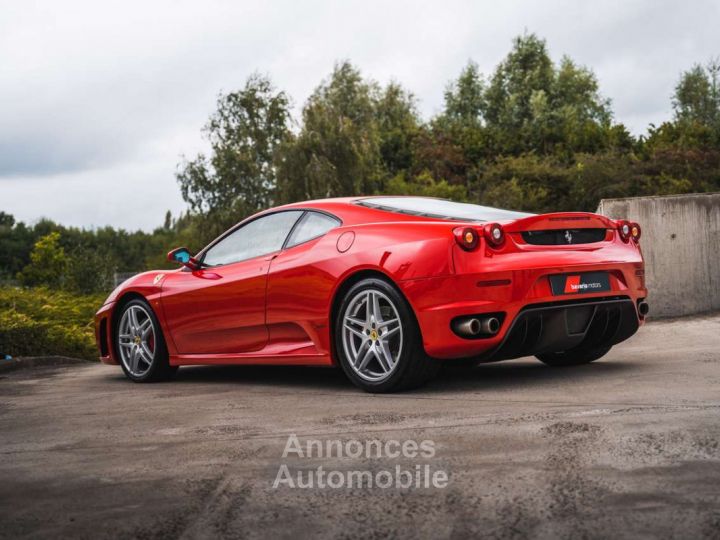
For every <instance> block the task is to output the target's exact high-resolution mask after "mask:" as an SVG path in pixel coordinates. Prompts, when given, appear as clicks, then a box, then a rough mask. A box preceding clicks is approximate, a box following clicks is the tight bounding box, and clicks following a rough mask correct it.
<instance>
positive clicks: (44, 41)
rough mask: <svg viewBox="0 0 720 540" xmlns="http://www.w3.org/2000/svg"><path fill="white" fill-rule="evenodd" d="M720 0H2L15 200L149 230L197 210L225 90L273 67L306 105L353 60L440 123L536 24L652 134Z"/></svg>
mask: <svg viewBox="0 0 720 540" xmlns="http://www.w3.org/2000/svg"><path fill="white" fill-rule="evenodd" d="M719 27H720V0H699V1H695V2H689V1H685V2H668V1H657V0H656V1H653V0H637V1H632V0H621V1H606V2H603V1H595V2H589V1H587V2H582V1H579V0H574V1H567V2H563V1H542V2H540V1H524V2H521V1H503V2H498V1H479V0H476V1H466V2H461V1H450V0H443V1H435V2H419V1H408V2H391V1H390V0H385V1H377V2H376V1H369V0H363V1H357V2H355V1H353V2H341V1H335V2H330V1H328V2H315V1H311V0H296V1H293V0H287V1H264V2H261V1H254V2H243V1H239V0H234V1H225V2H210V1H204V2H198V1H197V0H195V1H172V2H171V1H159V0H153V1H147V0H146V1H144V2H135V1H129V0H123V1H121V2H116V3H115V2H109V1H100V2H99V1H97V0H95V1H90V0H88V1H84V2H82V1H81V2H71V1H67V0H64V1H63V2H56V1H51V0H48V1H47V2H32V1H29V0H17V1H9V0H0V59H1V60H0V81H1V83H0V210H4V211H6V212H10V213H12V214H14V215H15V216H16V218H18V219H21V220H23V221H26V222H35V221H36V220H37V219H38V218H40V217H41V216H45V217H50V218H52V219H54V220H56V221H59V222H60V223H63V224H67V225H78V226H84V227H97V226H102V225H107V224H110V225H114V226H118V227H123V228H126V229H130V230H134V229H138V228H142V229H148V230H149V229H152V228H153V227H155V226H158V225H160V224H161V223H162V220H163V217H164V213H165V211H166V210H168V209H169V210H171V211H172V212H173V213H174V214H177V213H178V212H180V211H182V210H183V209H184V208H185V205H184V203H183V201H182V199H181V197H180V193H179V189H178V187H177V184H176V181H175V177H174V172H175V168H176V165H177V163H178V161H179V159H180V156H181V155H182V154H185V155H187V156H193V155H194V154H196V153H197V152H198V151H201V150H203V149H204V143H203V140H202V138H201V133H200V128H201V126H202V125H203V124H204V123H205V121H206V119H207V117H208V115H209V114H210V113H211V112H212V111H213V109H214V105H215V100H216V97H217V94H218V93H219V92H220V91H230V90H234V89H237V88H239V87H241V86H242V85H243V83H244V81H245V79H246V77H247V76H248V75H250V74H251V73H253V72H254V71H260V72H262V73H266V74H268V75H270V76H271V78H272V80H273V81H274V82H275V84H276V85H277V86H278V87H279V88H280V89H284V90H286V91H287V92H288V93H289V94H290V95H291V96H292V98H293V101H294V104H295V107H296V110H297V109H299V108H300V107H301V106H302V104H303V102H304V101H305V99H306V98H307V97H308V95H309V94H310V92H311V91H312V90H313V88H314V87H315V86H317V84H318V83H319V82H320V81H321V80H322V79H323V78H325V77H327V75H328V74H329V73H330V71H331V70H332V66H333V63H334V62H335V61H336V60H338V59H345V58H347V59H350V60H351V61H352V62H353V63H355V64H356V65H357V66H358V67H359V68H360V69H361V70H362V72H363V74H364V75H365V76H368V77H371V78H373V79H375V80H378V81H380V82H381V83H385V82H388V81H389V80H391V79H395V80H397V81H398V82H400V83H402V84H403V85H404V86H405V87H406V88H408V89H410V90H411V91H412V92H413V93H414V94H415V95H416V97H417V98H418V105H419V109H420V111H421V113H422V114H423V116H424V117H425V118H428V117H430V116H432V115H433V114H435V113H437V112H438V111H439V110H440V108H441V106H442V94H443V89H444V87H445V85H446V84H447V82H448V81H449V80H450V79H452V78H454V77H456V76H457V74H458V73H459V71H460V70H461V69H462V67H463V66H464V65H465V64H466V63H467V61H468V60H469V59H472V60H474V61H475V62H477V63H478V64H479V65H480V68H481V70H482V71H483V72H484V73H486V74H487V73H490V72H491V71H492V70H493V69H494V67H495V66H496V65H497V63H498V62H499V61H500V60H501V59H502V58H503V57H504V55H506V54H507V52H508V51H509V49H510V47H511V40H512V38H513V37H514V36H516V35H518V34H521V33H523V32H524V31H528V32H535V33H537V34H538V35H540V36H541V37H543V38H545V39H546V40H547V43H548V47H549V49H550V53H551V55H552V57H553V59H555V60H559V58H560V57H561V56H562V55H563V54H567V55H569V56H570V57H572V58H573V59H574V60H576V61H577V62H579V63H580V64H583V65H586V66H588V67H590V68H592V69H593V70H594V71H595V73H596V74H597V76H598V79H599V81H600V89H601V92H602V94H603V95H604V96H605V97H609V98H610V99H611V100H612V104H613V110H614V112H615V118H616V119H617V120H618V121H620V122H623V123H625V124H626V125H627V126H628V127H629V128H630V129H631V131H633V132H634V133H636V134H641V133H644V131H645V129H646V127H647V126H648V124H649V123H656V124H657V123H660V122H662V121H663V120H665V119H668V118H670V116H671V114H672V109H671V104H670V96H671V94H672V91H673V87H674V85H675V84H676V82H677V80H678V77H679V74H680V72H681V71H683V70H686V69H688V68H689V67H691V66H692V64H694V63H696V62H703V63H704V62H706V61H707V60H709V59H710V58H712V57H714V56H718V55H720V33H719V32H718V28H719Z"/></svg>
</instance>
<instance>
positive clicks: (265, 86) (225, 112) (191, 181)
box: [176, 74, 290, 233]
mask: <svg viewBox="0 0 720 540" xmlns="http://www.w3.org/2000/svg"><path fill="white" fill-rule="evenodd" d="M288 122H289V98H288V97H287V95H286V94H285V93H284V92H278V91H276V90H275V88H274V87H273V85H272V83H271V82H270V80H269V79H268V78H266V77H263V76H261V75H257V74H256V75H252V76H251V77H250V78H248V80H247V82H246V83H245V87H244V88H243V89H242V90H240V91H237V92H231V93H229V94H225V95H220V97H219V98H218V101H217V111H216V112H215V113H214V114H213V115H212V116H211V117H210V120H209V121H208V123H207V125H206V126H205V128H204V131H205V135H206V137H207V139H208V140H209V142H210V147H211V155H210V157H209V158H208V157H206V156H205V155H203V154H199V155H198V156H197V157H196V158H195V159H193V160H190V161H187V160H185V161H184V162H183V163H181V164H180V166H179V170H178V172H177V174H176V176H177V179H178V182H179V184H180V190H181V192H182V196H183V198H184V199H185V201H186V202H187V203H188V204H189V205H190V208H191V210H193V211H194V212H197V213H199V214H201V215H203V216H205V217H206V218H208V222H209V223H210V225H211V226H212V228H213V229H214V231H213V232H215V233H219V232H220V231H221V230H223V229H224V228H226V227H227V226H229V225H231V224H233V223H235V222H237V221H239V220H240V219H241V218H243V217H244V216H246V215H248V214H251V213H253V212H256V211H258V210H261V209H263V208H266V207H267V206H269V205H270V204H271V203H272V202H273V194H274V192H275V187H276V171H275V166H274V158H275V151H276V149H277V148H278V146H279V145H281V144H282V143H283V142H284V141H286V140H287V139H288V137H289V136H290V131H289V127H288Z"/></svg>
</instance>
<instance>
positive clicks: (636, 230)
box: [630, 223, 642, 242]
mask: <svg viewBox="0 0 720 540" xmlns="http://www.w3.org/2000/svg"><path fill="white" fill-rule="evenodd" d="M640 235H642V229H641V228H640V225H638V224H637V223H631V224H630V236H632V239H633V240H635V241H636V242H637V241H638V240H640Z"/></svg>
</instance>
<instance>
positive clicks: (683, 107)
mask: <svg viewBox="0 0 720 540" xmlns="http://www.w3.org/2000/svg"><path fill="white" fill-rule="evenodd" d="M673 108H674V109H675V119H676V120H677V121H679V122H696V123H698V124H701V125H705V126H709V127H713V128H717V127H719V126H720V60H714V61H712V62H710V63H709V64H708V65H707V67H703V66H701V65H698V64H696V65H695V66H693V67H692V69H690V70H689V71H686V72H684V73H683V74H682V75H681V77H680V81H679V82H678V84H677V86H676V87H675V94H674V96H673Z"/></svg>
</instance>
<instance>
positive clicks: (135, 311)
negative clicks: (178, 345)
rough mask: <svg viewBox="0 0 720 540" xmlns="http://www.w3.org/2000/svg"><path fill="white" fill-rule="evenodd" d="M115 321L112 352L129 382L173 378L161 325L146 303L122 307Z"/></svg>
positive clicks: (172, 367) (138, 300)
mask: <svg viewBox="0 0 720 540" xmlns="http://www.w3.org/2000/svg"><path fill="white" fill-rule="evenodd" d="M117 320H118V323H117V327H116V328H115V350H116V351H117V354H118V357H119V360H120V365H121V366H122V369H123V371H124V372H125V375H126V376H127V378H128V379H130V380H131V381H134V382H154V381H161V380H166V379H169V378H170V377H172V375H174V374H175V372H176V371H177V367H174V366H171V365H170V364H169V363H168V352H167V347H166V346H165V339H164V338H163V335H162V330H161V329H160V324H159V323H158V320H157V317H155V313H153V310H152V308H151V307H150V305H149V304H148V303H147V302H146V301H144V300H140V299H137V300H131V301H130V302H128V303H127V304H125V305H124V306H123V308H122V311H121V312H120V314H119V317H118V318H117Z"/></svg>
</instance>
